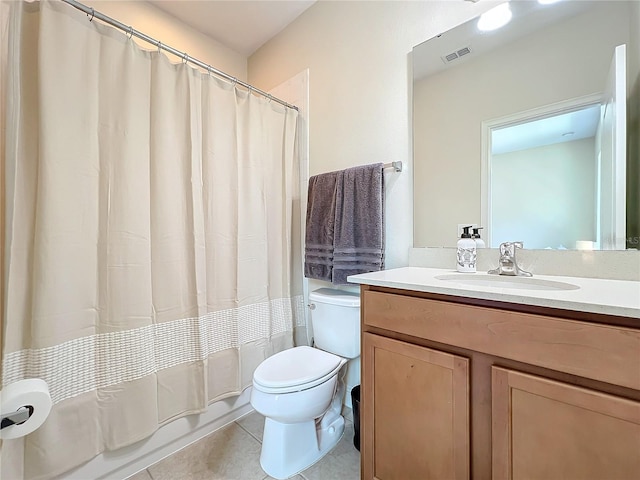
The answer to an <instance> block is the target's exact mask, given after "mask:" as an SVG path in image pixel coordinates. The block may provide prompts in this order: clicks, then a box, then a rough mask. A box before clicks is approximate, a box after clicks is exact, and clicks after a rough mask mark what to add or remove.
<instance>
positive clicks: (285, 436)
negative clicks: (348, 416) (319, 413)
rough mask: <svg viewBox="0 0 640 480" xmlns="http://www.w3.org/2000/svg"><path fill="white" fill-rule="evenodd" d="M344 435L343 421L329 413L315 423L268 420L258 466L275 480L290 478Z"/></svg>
mask: <svg viewBox="0 0 640 480" xmlns="http://www.w3.org/2000/svg"><path fill="white" fill-rule="evenodd" d="M329 417H332V418H329ZM343 433H344V418H343V417H342V416H341V415H332V412H331V411H329V412H327V414H325V416H324V417H321V418H319V419H317V420H309V421H306V422H301V423H280V422H276V421H275V420H272V419H271V418H268V417H267V418H265V422H264V434H263V437H262V452H261V454H260V465H261V466H262V469H263V470H264V471H265V472H266V473H267V474H269V475H270V476H272V477H273V478H276V479H278V480H284V479H285V478H289V477H292V476H294V475H296V474H298V473H300V472H301V471H303V470H305V469H307V468H309V467H310V466H311V465H313V464H314V463H316V462H317V461H318V460H320V459H321V458H322V457H324V456H325V455H326V454H327V453H328V452H329V451H330V450H331V449H332V448H333V447H335V446H336V444H337V443H338V442H339V441H340V439H341V438H342V435H343Z"/></svg>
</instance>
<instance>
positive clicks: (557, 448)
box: [491, 367, 640, 480]
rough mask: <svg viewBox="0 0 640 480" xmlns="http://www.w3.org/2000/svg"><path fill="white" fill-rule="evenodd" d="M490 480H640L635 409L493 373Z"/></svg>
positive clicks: (533, 379) (591, 393)
mask: <svg viewBox="0 0 640 480" xmlns="http://www.w3.org/2000/svg"><path fill="white" fill-rule="evenodd" d="M491 376H492V390H491V395H492V470H493V475H492V476H493V478H494V479H527V480H535V479H540V480H549V479H580V480H590V479H593V480H602V479H611V480H624V479H629V480H631V479H634V480H637V479H638V478H640V403H638V402H634V401H631V400H627V399H624V398H620V397H615V396H613V395H608V394H604V393H601V392H597V391H595V390H588V389H585V388H580V387H576V386H573V385H569V384H565V383H561V382H556V381H552V380H548V379H545V378H542V377H537V376H533V375H527V374H524V373H519V372H516V371H513V370H507V369H504V368H499V367H492V375H491Z"/></svg>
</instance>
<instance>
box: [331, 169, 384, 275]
mask: <svg viewBox="0 0 640 480" xmlns="http://www.w3.org/2000/svg"><path fill="white" fill-rule="evenodd" d="M383 169H384V165H383V164H382V163H376V164H372V165H363V166H360V167H353V168H348V169H346V170H343V171H342V172H341V175H339V176H338V179H337V182H336V207H335V209H336V213H335V219H336V220H335V234H334V235H335V237H334V241H333V275H332V282H333V284H334V285H344V284H347V283H348V282H347V277H348V276H349V275H355V274H358V273H367V272H375V271H378V270H382V269H384V221H383V220H384V219H383V213H384V203H383V199H384V178H383Z"/></svg>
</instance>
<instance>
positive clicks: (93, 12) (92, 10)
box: [87, 7, 96, 22]
mask: <svg viewBox="0 0 640 480" xmlns="http://www.w3.org/2000/svg"><path fill="white" fill-rule="evenodd" d="M95 15H96V11H95V10H94V9H93V7H91V18H90V19H89V21H90V22H91V21H93V17H95ZM88 16H89V14H88V13H87V17H88Z"/></svg>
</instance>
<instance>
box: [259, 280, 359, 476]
mask: <svg viewBox="0 0 640 480" xmlns="http://www.w3.org/2000/svg"><path fill="white" fill-rule="evenodd" d="M309 304H310V305H309V307H310V309H311V321H312V326H313V333H314V343H315V347H314V348H312V347H307V346H300V347H294V348H290V349H288V350H284V351H282V352H280V353H276V354H275V355H273V356H271V357H269V358H267V359H266V360H264V361H263V362H262V363H261V364H260V365H259V366H258V368H256V370H255V372H254V374H253V388H252V390H251V405H252V406H253V408H254V409H255V410H256V411H257V412H258V413H260V414H262V415H263V416H264V417H265V422H264V434H263V437H262V452H261V454H260V465H261V466H262V469H263V470H264V471H265V472H266V473H267V474H269V475H270V476H272V477H273V478H276V479H278V480H282V479H285V478H289V477H292V476H294V475H296V474H298V473H300V472H301V471H303V470H305V469H306V468H308V467H310V466H311V465H313V464H314V463H316V462H317V461H318V460H320V459H321V458H322V457H323V456H324V455H326V454H327V453H328V452H329V451H330V450H331V449H332V448H333V447H334V446H335V445H336V444H337V443H338V442H339V441H340V438H342V434H343V433H344V418H343V417H342V399H343V397H344V393H345V387H344V381H343V377H344V375H345V371H346V366H347V362H348V361H349V360H352V359H356V358H357V357H359V356H360V296H359V295H358V294H356V293H352V292H347V291H343V290H335V289H330V288H320V289H318V290H314V291H313V292H311V293H310V294H309Z"/></svg>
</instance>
